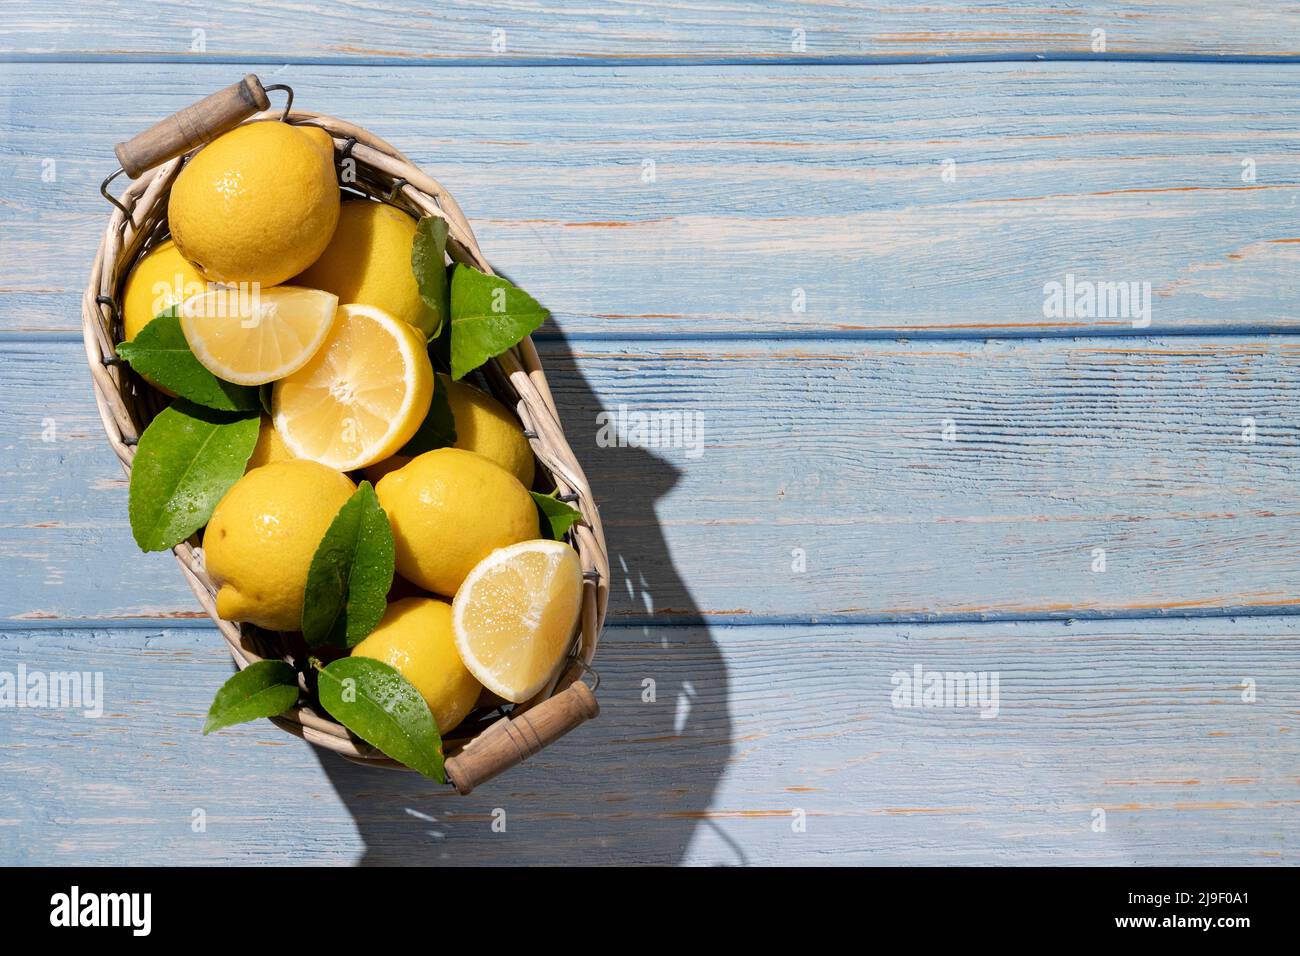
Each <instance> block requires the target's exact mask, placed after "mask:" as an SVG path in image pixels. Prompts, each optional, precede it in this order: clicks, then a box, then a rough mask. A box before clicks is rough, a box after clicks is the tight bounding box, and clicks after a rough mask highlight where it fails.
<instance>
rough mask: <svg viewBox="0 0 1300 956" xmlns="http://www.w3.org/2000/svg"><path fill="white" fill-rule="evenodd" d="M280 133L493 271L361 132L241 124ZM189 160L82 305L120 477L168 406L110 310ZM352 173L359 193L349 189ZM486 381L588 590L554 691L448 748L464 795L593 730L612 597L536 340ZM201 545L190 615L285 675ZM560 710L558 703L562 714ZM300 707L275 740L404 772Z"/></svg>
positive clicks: (426, 184)
mask: <svg viewBox="0 0 1300 956" xmlns="http://www.w3.org/2000/svg"><path fill="white" fill-rule="evenodd" d="M259 89H260V87H259ZM263 99H264V97H263ZM263 105H265V104H263ZM180 115H183V114H178V116H180ZM275 121H279V122H288V123H292V124H295V125H314V126H319V127H322V128H323V129H325V130H326V131H327V132H329V134H330V135H331V136H332V137H333V139H334V145H335V158H336V165H337V166H339V167H340V169H341V170H342V171H344V172H346V173H348V174H349V175H348V176H346V177H345V178H344V183H343V187H342V188H343V189H344V190H345V191H346V192H352V193H357V194H361V195H365V196H369V197H371V198H373V199H379V200H382V201H384V202H388V203H390V204H392V205H395V206H398V207H399V208H402V209H404V210H406V211H407V212H409V213H411V214H412V215H415V216H416V217H422V216H438V217H440V218H442V219H445V220H446V222H447V224H448V231H449V233H450V236H449V240H448V244H447V245H448V254H449V255H450V256H451V258H452V259H454V260H455V261H457V262H462V263H466V264H468V265H471V266H473V267H474V268H476V269H479V270H481V271H483V272H488V273H490V272H491V271H492V269H491V266H490V265H489V264H488V262H487V260H486V258H485V257H484V256H483V253H482V252H481V251H480V249H479V246H478V242H477V241H476V240H475V238H474V232H473V230H472V229H471V228H470V225H469V222H468V220H467V219H466V218H465V215H464V213H463V212H462V211H461V209H460V206H459V205H458V204H457V203H456V201H455V199H453V198H452V196H451V194H450V193H449V192H447V190H446V189H445V188H444V187H443V186H442V185H441V184H440V183H438V182H437V180H435V179H433V178H432V177H431V176H429V175H428V174H427V173H424V172H422V171H421V170H420V169H418V168H417V167H416V166H414V165H412V164H411V162H410V160H408V159H407V158H406V157H405V156H404V155H402V153H400V152H399V151H398V150H396V149H395V148H394V147H393V146H391V145H390V144H388V143H387V142H385V141H384V140H382V139H380V138H379V137H377V136H375V135H374V134H372V133H370V132H368V131H366V130H365V129H362V128H361V127H359V126H354V125H352V124H351V123H347V122H344V121H343V120H339V119H335V118H334V117H332V116H325V115H321V114H316V113H310V112H303V111H294V112H290V111H288V110H285V111H284V112H281V111H279V110H276V111H268V110H265V109H264V110H263V111H261V112H258V113H256V114H254V115H252V116H251V117H249V118H247V119H245V120H244V122H275ZM227 125H228V126H229V125H234V124H227ZM194 152H195V150H190V151H189V152H187V153H185V154H183V155H180V156H177V157H176V158H174V159H170V160H168V161H166V162H163V163H161V164H160V165H157V166H154V167H153V168H151V169H147V170H145V171H144V172H142V173H141V174H140V175H139V176H138V178H136V179H135V180H134V181H133V182H131V183H130V185H129V186H128V187H127V188H126V189H125V190H124V192H123V193H122V195H121V196H120V197H119V198H118V199H117V200H116V202H115V206H117V208H115V209H114V211H113V214H112V215H111V216H110V217H109V220H108V225H107V227H106V228H105V230H104V236H103V240H102V241H101V242H100V245H99V250H98V253H97V254H96V256H95V261H94V265H93V267H92V269H91V272H90V281H89V283H88V285H87V287H86V292H85V296H84V298H83V300H82V309H81V313H82V331H83V334H84V338H85V345H86V358H87V361H88V362H89V365H90V373H91V380H92V382H93V385H94V393H95V402H96V404H97V405H98V407H99V414H100V417H101V418H102V419H103V422H104V430H105V431H106V432H107V434H108V441H109V444H110V445H111V446H112V448H113V451H114V452H115V453H116V454H117V457H118V458H119V459H120V460H121V462H122V466H123V468H124V469H125V470H126V472H127V474H128V475H129V474H130V472H131V462H132V459H133V458H134V455H135V445H136V442H137V440H138V439H139V436H140V434H141V432H142V431H143V430H144V428H145V427H146V426H147V425H148V424H149V422H150V420H151V419H152V418H153V416H154V415H156V414H157V413H158V412H159V411H161V410H162V409H163V408H164V407H165V406H166V404H167V402H168V401H169V399H167V398H166V397H165V396H163V395H161V394H160V393H158V392H157V391H155V390H154V389H153V388H151V387H150V386H148V385H147V384H145V383H144V381H143V380H142V379H141V378H140V377H139V376H138V375H136V374H135V373H134V372H132V371H131V370H130V368H129V367H127V366H125V365H124V364H123V363H122V362H121V361H120V360H119V359H118V358H117V357H116V353H115V351H114V346H115V345H116V344H117V343H118V342H120V341H121V338H122V322H121V315H120V309H119V307H118V303H120V301H121V299H120V294H121V289H122V285H123V282H124V281H125V279H126V276H127V274H128V273H129V272H130V270H131V268H132V266H133V265H134V264H135V262H136V261H137V260H138V259H139V258H140V256H141V255H143V254H144V253H145V252H146V251H147V250H149V249H150V248H152V247H153V246H155V245H157V244H158V243H159V242H161V241H163V240H164V239H166V237H167V236H168V229H167V199H168V195H169V193H170V190H171V186H172V183H173V182H174V181H175V179H176V176H177V174H178V173H179V172H180V170H181V168H182V166H183V165H184V163H185V161H186V160H187V159H188V157H189V156H191V155H193V153H194ZM119 155H120V153H119ZM349 161H350V162H349ZM353 172H354V173H355V181H352V180H353V177H352V175H351V174H353ZM112 178H113V177H110V179H112ZM106 182H107V181H106ZM105 195H106V196H107V195H108V193H107V191H105ZM118 204H120V205H118ZM124 210H125V211H129V215H127V214H126V212H125V211H124ZM482 371H483V373H484V379H485V382H484V384H485V385H486V387H487V388H488V389H489V390H490V391H491V392H493V393H494V394H495V395H496V397H497V398H498V399H500V400H501V401H502V402H503V403H504V404H506V405H507V406H508V407H511V408H514V409H515V411H516V413H517V414H518V415H519V419H520V421H521V422H522V423H523V427H524V429H525V434H526V435H527V436H528V438H529V442H530V444H531V446H532V449H533V452H534V454H535V456H536V458H537V461H538V462H539V463H540V465H541V466H542V467H541V470H542V471H544V472H545V473H546V474H548V475H549V476H550V477H551V479H552V480H553V481H554V483H555V485H556V486H557V487H558V489H559V494H560V496H561V497H562V498H564V499H565V500H567V501H570V502H572V503H573V504H574V506H575V507H577V508H578V509H579V510H580V511H581V512H582V515H583V520H582V521H581V522H579V523H578V524H576V525H574V527H573V529H572V530H571V532H570V533H569V540H570V543H571V544H572V545H573V546H574V548H575V549H576V550H577V552H578V555H579V556H580V558H581V562H582V568H583V572H584V589H583V603H582V613H581V619H580V626H579V631H578V633H577V634H576V635H575V638H574V646H573V649H572V652H571V654H570V657H569V660H568V662H567V666H566V667H564V668H563V669H562V670H561V672H560V673H559V674H558V675H557V676H556V677H555V678H554V679H553V680H552V681H551V683H550V685H549V686H548V687H546V688H544V689H543V690H542V691H541V693H539V694H538V695H537V696H535V697H534V698H533V699H531V700H529V701H526V702H524V703H522V704H517V705H514V707H513V709H510V710H509V711H508V712H507V710H506V708H497V709H479V710H476V711H475V712H473V713H471V714H470V715H469V716H468V717H467V718H466V719H465V721H464V722H463V723H462V724H461V725H460V726H459V727H457V728H456V729H455V730H454V731H453V733H452V734H451V735H449V737H448V738H447V739H446V740H444V748H445V753H446V756H447V758H448V759H447V774H448V777H449V782H450V783H452V784H453V785H454V786H455V787H456V789H457V790H459V791H460V792H462V793H468V792H469V791H470V790H471V789H473V787H474V786H476V785H477V784H479V783H481V782H483V781H484V780H486V779H488V778H490V777H492V776H495V775H496V774H497V773H500V772H501V771H502V770H505V769H507V768H508V767H509V766H512V765H514V764H516V763H519V762H520V761H522V760H523V759H526V758H527V757H528V756H531V755H532V754H533V753H536V752H537V751H538V750H540V749H541V748H542V747H543V746H545V744H546V743H548V742H550V741H551V740H553V739H555V738H556V737H558V736H560V735H561V734H563V733H565V732H567V731H568V730H570V729H572V728H573V727H574V726H577V724H579V723H581V722H582V720H584V719H587V718H589V717H593V716H595V714H596V712H597V710H598V708H597V707H596V704H595V699H594V697H593V696H592V695H591V691H590V690H588V688H587V685H586V684H585V683H584V682H583V681H582V680H581V679H580V678H581V677H582V676H583V674H584V673H590V674H592V675H593V676H594V673H595V672H594V671H593V670H592V669H591V666H590V665H591V660H592V655H593V654H594V653H595V651H596V645H597V642H598V641H599V639H600V632H601V627H602V625H603V623H604V619H605V608H606V603H607V599H608V594H609V588H608V582H609V560H608V553H607V551H606V547H605V539H604V534H603V531H602V529H601V524H600V516H599V513H598V512H597V509H596V503H595V500H594V498H593V496H592V492H591V488H590V486H589V484H588V482H587V479H586V476H585V475H584V474H583V471H582V468H581V467H580V466H579V464H578V462H577V460H576V459H575V458H574V455H573V452H572V450H571V449H570V448H569V444H568V442H567V441H566V439H565V437H564V432H563V429H562V427H561V425H560V417H559V414H558V412H557V411H556V407H555V400H554V398H553V397H552V395H551V390H550V388H549V386H548V385H547V381H546V374H545V372H544V371H543V370H542V366H541V362H540V360H539V358H538V355H537V350H536V349H535V347H534V346H533V343H532V340H531V339H528V338H526V339H524V340H523V341H522V342H521V343H519V345H518V346H516V347H515V348H513V349H511V350H510V351H508V352H506V353H505V354H503V355H501V356H499V357H498V358H497V359H495V360H493V361H492V362H490V363H489V364H488V365H487V366H484V368H483V370H482ZM200 535H201V532H200V534H196V535H195V536H194V537H193V538H191V539H190V540H188V541H186V542H183V543H181V544H179V545H177V546H176V547H175V548H173V549H172V550H173V552H174V553H175V555H176V560H177V561H178V562H179V563H180V566H181V570H182V572H183V573H184V575H185V578H186V580H187V581H188V582H189V584H190V587H191V588H192V589H193V591H194V594H195V596H196V597H197V598H198V600H199V603H200V604H201V605H202V607H203V609H204V610H205V611H206V612H207V613H208V616H209V617H211V618H212V620H213V622H214V623H215V624H216V625H217V628H218V629H219V630H220V632H221V635H222V637H224V638H225V641H226V645H227V646H228V648H229V650H230V654H231V656H232V657H233V658H234V661H235V663H236V664H237V665H238V666H239V667H240V668H241V669H242V668H244V667H247V666H248V665H249V664H251V663H253V662H254V661H258V660H262V659H264V658H266V657H279V658H283V659H285V660H288V661H290V663H293V662H294V658H293V655H292V654H291V653H290V651H289V650H288V648H289V642H288V641H286V640H284V639H283V638H282V637H281V636H280V635H277V634H274V633H271V632H264V631H260V630H259V629H257V628H255V627H252V626H249V625H243V626H241V625H237V624H233V623H231V622H229V621H224V620H222V619H221V618H219V617H218V616H217V613H216V605H215V594H216V588H215V587H214V586H213V583H212V581H211V580H210V579H209V578H208V575H207V573H206V572H205V570H204V566H203V557H202V549H201V547H200ZM305 690H306V686H305V685H304V691H305ZM591 690H594V686H593V687H592V688H591ZM561 698H564V700H563V706H561ZM306 700H307V696H306V695H304V697H303V698H300V702H299V704H298V705H297V706H296V707H295V708H294V709H293V710H291V711H288V712H286V713H285V714H283V715H282V716H280V717H276V718H272V719H273V720H274V721H275V723H276V724H277V725H279V726H280V727H281V728H283V729H284V730H286V731H289V732H291V733H294V734H296V735H298V736H300V737H302V738H304V739H305V740H307V741H309V742H311V743H313V744H315V745H317V746H319V747H324V748H325V749H327V750H332V751H334V752H335V753H339V754H342V755H343V756H345V757H348V758H350V759H352V760H354V761H356V762H359V763H362V764H365V765H367V766H375V767H394V768H402V765H401V764H399V763H397V762H396V761H394V760H392V759H390V758H388V757H386V756H384V755H383V754H382V753H380V752H379V751H377V750H376V749H374V748H373V747H371V746H369V745H368V744H366V743H365V742H364V741H361V740H359V739H358V738H357V737H355V736H353V735H352V734H351V733H349V732H348V731H347V730H346V729H345V728H344V727H343V726H342V725H341V724H339V723H337V722H335V721H334V720H332V719H331V718H330V717H329V716H328V715H327V714H325V712H324V711H322V710H320V709H319V708H318V707H316V706H314V705H313V704H311V703H310V702H304V701H306ZM544 704H545V705H547V706H543V705H544ZM543 714H545V717H544V718H543V717H542V716H541V715H543ZM471 757H473V759H471ZM402 769H405V768H402Z"/></svg>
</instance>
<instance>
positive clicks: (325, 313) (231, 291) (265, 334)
mask: <svg viewBox="0 0 1300 956" xmlns="http://www.w3.org/2000/svg"><path fill="white" fill-rule="evenodd" d="M338 304H339V300H338V296H336V295H334V294H332V293H329V292H321V291H320V290H319V289H301V288H298V287H296V286H276V287H274V288H271V289H257V288H252V289H250V288H249V287H248V286H242V287H239V286H219V287H217V288H215V289H209V290H208V291H207V292H202V293H200V294H198V295H196V296H194V297H192V298H190V299H186V300H185V302H183V303H182V304H181V307H180V320H181V331H182V332H184V333H185V341H186V342H188V343H189V346H190V351H191V352H193V353H194V357H195V358H197V359H198V360H199V362H201V363H202V364H203V366H204V367H205V368H206V369H207V370H208V371H210V372H211V373H212V374H213V375H215V376H217V377H218V378H223V379H225V380H226V381H227V382H234V383H235V384H237V385H263V384H265V383H267V382H273V381H275V380H276V379H278V378H284V377H285V376H286V375H289V374H291V373H293V372H296V371H297V370H298V369H300V368H302V366H303V365H305V364H306V363H307V361H308V360H309V359H310V358H311V357H312V356H313V355H314V354H316V350H317V349H319V348H320V347H321V343H323V342H324V341H325V337H326V336H327V335H328V334H329V331H330V328H331V326H333V324H334V313H335V311H336V310H337V308H338Z"/></svg>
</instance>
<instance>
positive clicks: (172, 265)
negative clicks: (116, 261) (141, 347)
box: [122, 239, 208, 342]
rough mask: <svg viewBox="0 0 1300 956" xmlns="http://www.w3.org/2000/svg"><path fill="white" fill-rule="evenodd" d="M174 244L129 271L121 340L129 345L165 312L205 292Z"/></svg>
mask: <svg viewBox="0 0 1300 956" xmlns="http://www.w3.org/2000/svg"><path fill="white" fill-rule="evenodd" d="M207 287H208V283H207V280H206V279H204V278H203V276H201V275H200V274H199V270H198V269H195V268H194V267H193V266H192V265H190V264H189V262H188V261H187V260H186V258H185V257H184V256H182V255H181V253H180V250H179V249H177V248H176V243H174V242H172V240H170V239H168V240H167V241H166V242H164V243H160V244H159V245H157V246H155V247H154V248H152V249H150V250H149V251H148V252H146V253H145V254H144V255H143V256H142V257H141V258H140V261H139V262H137V263H136V264H135V268H134V269H132V270H131V274H130V276H128V277H127V280H126V288H125V289H123V290H122V326H123V339H124V340H125V341H127V342H130V341H131V340H132V339H134V338H135V337H136V336H137V335H139V334H140V330H141V329H143V328H144V327H145V326H146V325H148V324H149V323H150V322H152V321H153V320H154V319H155V318H157V317H158V313H159V312H164V311H166V310H167V309H170V308H172V307H174V306H178V305H180V304H181V303H182V302H184V301H185V300H186V299H189V298H192V297H193V296H196V295H199V294H200V293H202V292H203V291H204V290H205V289H207Z"/></svg>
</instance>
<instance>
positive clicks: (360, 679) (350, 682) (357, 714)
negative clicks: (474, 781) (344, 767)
mask: <svg viewBox="0 0 1300 956" xmlns="http://www.w3.org/2000/svg"><path fill="white" fill-rule="evenodd" d="M317 687H318V691H319V694H320V702H321V706H322V707H324V708H325V710H326V711H328V712H329V714H330V716H331V717H333V718H334V719H335V720H337V721H338V722H339V723H341V724H342V725H343V726H344V727H346V728H347V729H348V730H350V731H352V732H353V733H354V734H356V735H357V736H358V737H360V738H361V739H362V740H364V741H365V742H366V743H368V744H370V745H371V746H373V747H378V748H379V749H380V750H382V751H383V752H384V753H386V754H387V755H388V756H390V757H392V758H393V759H394V760H400V761H401V762H402V763H404V764H406V765H407V766H408V767H410V768H411V769H412V770H417V771H419V772H420V773H422V774H424V775H425V776H426V777H429V778H430V779H432V780H437V781H438V782H439V783H446V782H447V775H446V773H445V772H444V771H443V769H442V738H441V737H440V736H439V735H438V728H437V725H435V724H434V721H433V714H431V713H430V712H429V705H428V704H426V703H425V702H424V698H423V697H421V696H420V692H419V691H417V690H416V689H415V688H414V687H412V686H411V685H410V684H409V683H408V682H407V680H406V678H404V677H403V676H402V675H401V674H399V673H398V672H397V671H396V670H394V669H393V668H391V667H389V666H388V665H387V664H383V663H381V662H379V661H376V660H371V659H370V658H368V657H341V658H339V659H338V660H336V661H334V662H333V663H332V664H330V665H329V666H328V667H325V668H323V669H322V670H321V671H320V674H319V679H318V680H317Z"/></svg>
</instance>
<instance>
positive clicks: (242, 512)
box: [203, 459, 356, 631]
mask: <svg viewBox="0 0 1300 956" xmlns="http://www.w3.org/2000/svg"><path fill="white" fill-rule="evenodd" d="M354 491H356V486H355V485H354V484H352V481H351V479H349V478H348V477H347V476H346V475H344V474H341V473H340V472H337V471H335V470H334V469H333V468H327V467H326V466H325V465H322V464H320V463H319V462H314V461H306V460H304V459H294V460H293V461H278V462H274V463H273V464H269V465H263V466H262V467H261V468H254V469H253V470H251V471H249V472H248V473H247V474H245V475H244V477H242V478H240V479H239V480H238V481H237V482H235V483H234V485H232V486H231V488H230V490H229V491H227V492H226V494H225V497H223V498H222V499H221V501H219V502H218V503H217V507H216V510H214V511H213V512H212V520H210V521H209V522H208V528H207V531H205V532H204V534H203V556H204V557H203V560H204V565H205V567H206V568H207V571H208V575H209V576H210V577H211V578H212V580H213V581H214V582H215V583H216V584H217V585H218V587H219V588H220V590H218V591H217V614H218V615H219V616H220V617H222V618H224V619H225V620H227V621H247V622H248V623H250V624H256V625H257V626H258V627H264V628H266V629H267V630H271V631H296V630H298V629H299V628H300V627H301V626H302V605H303V596H304V594H305V593H306V590H307V571H308V569H310V567H311V559H312V557H313V556H314V555H315V553H316V548H317V546H318V545H319V544H320V541H321V538H323V537H324V536H325V532H326V530H327V529H328V528H329V526H330V522H331V521H333V520H334V516H335V515H336V514H338V510H339V509H340V508H342V507H343V504H344V502H346V501H347V500H348V498H350V497H351V496H352V493H353V492H354Z"/></svg>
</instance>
